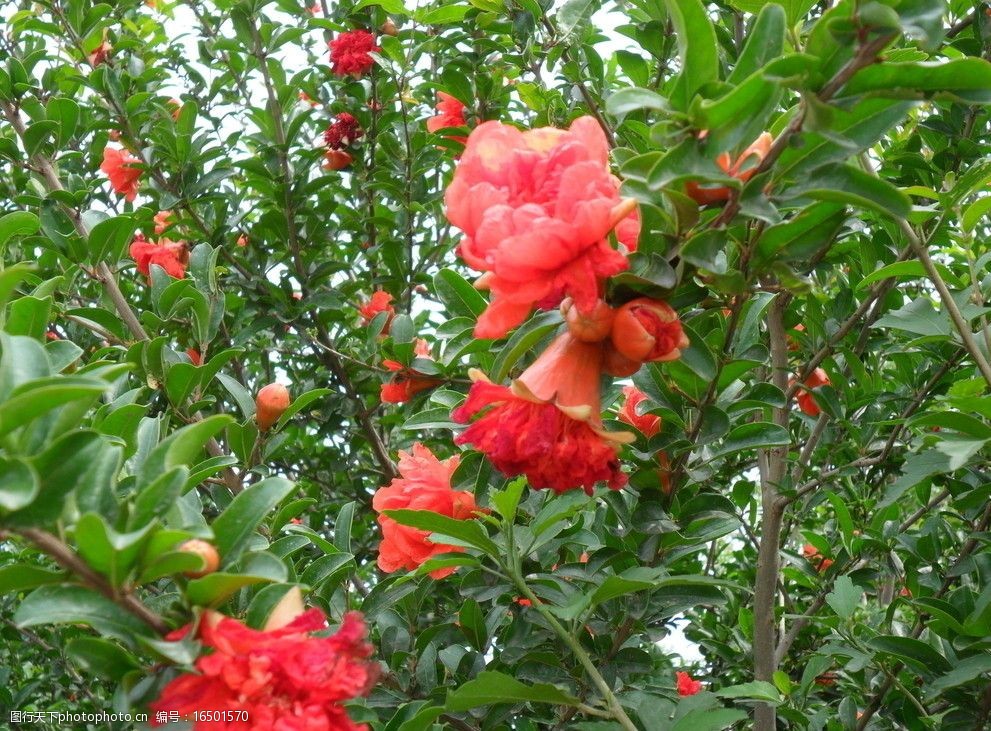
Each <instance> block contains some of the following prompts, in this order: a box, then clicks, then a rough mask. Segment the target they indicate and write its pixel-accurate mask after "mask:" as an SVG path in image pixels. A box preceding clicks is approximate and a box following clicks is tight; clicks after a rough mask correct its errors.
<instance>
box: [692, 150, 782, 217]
mask: <svg viewBox="0 0 991 731" xmlns="http://www.w3.org/2000/svg"><path fill="white" fill-rule="evenodd" d="M773 142H774V138H773V137H771V135H770V134H768V133H767V132H764V133H763V134H761V136H760V137H758V138H757V139H756V140H755V141H754V143H753V144H752V145H750V147H748V148H747V149H746V150H744V151H743V152H741V153H740V155H739V157H737V158H736V160H735V161H733V159H732V157H730V154H729V153H728V152H723V153H720V155H719V156H718V157H717V158H716V164H717V165H718V166H719V167H720V169H721V170H722V171H723V172H724V173H726V174H727V175H729V176H730V177H733V178H736V179H737V180H739V181H740V182H742V183H745V182H747V181H748V180H750V178H751V176H753V174H754V171H756V170H757V166H758V165H760V164H761V162H763V160H764V158H765V157H767V153H768V152H770V150H771V143H773ZM751 158H753V159H751ZM685 193H686V194H687V195H688V197H690V198H692V199H694V200H695V202H696V203H698V204H699V205H700V206H705V205H710V204H713V203H725V202H726V201H727V200H729V196H730V189H729V188H728V187H726V186H725V185H717V186H711V187H702V186H700V185H699V184H698V183H696V182H695V181H694V180H689V181H688V182H687V183H686V184H685Z"/></svg>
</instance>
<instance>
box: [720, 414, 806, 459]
mask: <svg viewBox="0 0 991 731" xmlns="http://www.w3.org/2000/svg"><path fill="white" fill-rule="evenodd" d="M790 443H791V437H790V436H789V434H788V430H787V429H785V428H784V427H782V426H779V425H778V424H772V423H770V422H765V421H760V422H755V423H753V424H740V425H738V426H736V427H734V428H733V430H732V431H730V433H729V434H728V435H727V436H726V438H725V439H724V440H723V443H722V444H721V445H720V446H718V447H717V448H716V449H715V451H714V452H713V454H712V458H713V459H715V458H717V457H725V456H726V455H728V454H733V453H734V452H742V451H745V450H751V449H765V448H767V447H785V446H788V445H789V444H790Z"/></svg>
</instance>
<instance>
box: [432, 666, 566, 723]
mask: <svg viewBox="0 0 991 731" xmlns="http://www.w3.org/2000/svg"><path fill="white" fill-rule="evenodd" d="M496 703H552V704H554V705H557V706H576V705H578V704H579V703H580V701H579V700H578V699H577V698H575V697H574V696H573V695H571V694H569V693H565V692H564V691H563V690H561V689H560V688H558V687H556V686H553V685H550V684H548V683H538V684H536V685H525V684H524V683H521V682H520V681H518V680H517V679H516V678H513V677H510V676H509V675H505V674H503V673H498V672H494V671H491V670H484V671H482V672H480V673H479V674H478V675H477V676H476V677H475V679H474V680H469V681H468V682H467V683H462V684H461V686H460V687H458V688H457V689H456V690H453V691H448V693H447V702H446V703H445V704H444V707H445V708H446V709H447V710H448V711H451V712H453V713H458V712H460V711H467V710H470V709H472V708H477V707H478V706H487V705H491V704H496Z"/></svg>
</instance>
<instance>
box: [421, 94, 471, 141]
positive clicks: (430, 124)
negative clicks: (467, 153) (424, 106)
mask: <svg viewBox="0 0 991 731" xmlns="http://www.w3.org/2000/svg"><path fill="white" fill-rule="evenodd" d="M465 126H467V123H466V122H465V104H464V102H462V101H461V100H460V99H458V98H457V97H453V96H451V95H450V94H448V93H446V92H443V91H438V92H437V114H436V115H434V116H433V117H431V118H430V119H428V120H427V131H428V132H439V131H440V130H442V129H448V128H449V127H465ZM444 137H445V139H448V140H452V141H454V142H460V143H461V144H462V145H463V144H464V143H465V142H467V140H468V138H467V137H464V136H462V135H444Z"/></svg>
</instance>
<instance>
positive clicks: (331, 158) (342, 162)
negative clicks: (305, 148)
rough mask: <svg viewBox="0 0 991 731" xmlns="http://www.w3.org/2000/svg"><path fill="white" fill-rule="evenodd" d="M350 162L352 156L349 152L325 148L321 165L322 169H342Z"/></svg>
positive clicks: (352, 159)
mask: <svg viewBox="0 0 991 731" xmlns="http://www.w3.org/2000/svg"><path fill="white" fill-rule="evenodd" d="M352 162H354V158H353V157H351V153H349V152H345V151H344V150H327V152H325V153H324V155H323V164H322V165H321V167H322V168H323V169H324V170H343V169H344V168H346V167H348V166H350V165H351V163H352Z"/></svg>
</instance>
